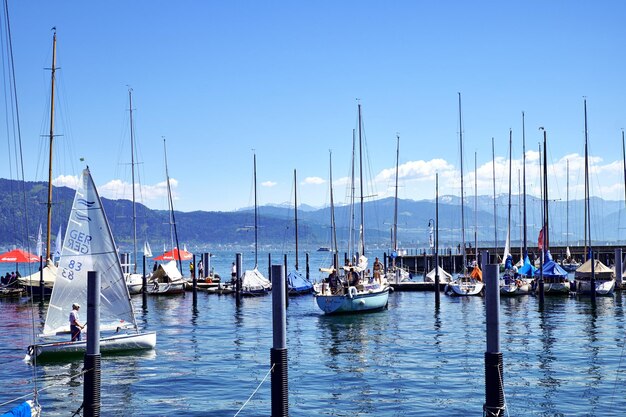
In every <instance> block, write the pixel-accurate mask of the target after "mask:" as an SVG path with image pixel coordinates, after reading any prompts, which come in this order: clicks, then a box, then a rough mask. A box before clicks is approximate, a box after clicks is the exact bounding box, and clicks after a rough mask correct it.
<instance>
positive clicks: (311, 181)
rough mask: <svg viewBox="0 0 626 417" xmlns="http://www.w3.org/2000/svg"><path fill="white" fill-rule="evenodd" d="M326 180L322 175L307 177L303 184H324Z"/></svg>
mask: <svg viewBox="0 0 626 417" xmlns="http://www.w3.org/2000/svg"><path fill="white" fill-rule="evenodd" d="M325 182H326V180H324V179H323V178H320V177H306V178H305V179H304V181H303V184H314V185H320V184H324V183H325Z"/></svg>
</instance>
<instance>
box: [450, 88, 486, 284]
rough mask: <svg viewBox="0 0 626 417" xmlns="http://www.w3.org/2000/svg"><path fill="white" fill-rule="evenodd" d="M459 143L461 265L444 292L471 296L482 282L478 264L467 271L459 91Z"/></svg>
mask: <svg viewBox="0 0 626 417" xmlns="http://www.w3.org/2000/svg"><path fill="white" fill-rule="evenodd" d="M459 143H460V155H461V239H462V242H463V243H462V244H463V246H462V247H461V250H462V251H463V267H462V270H461V273H459V275H458V276H457V278H456V279H455V280H454V281H452V282H450V283H449V284H448V285H446V289H445V290H444V293H445V294H450V295H458V296H472V295H480V294H481V292H482V290H483V287H484V284H483V282H482V272H481V271H480V268H479V267H478V264H476V265H475V268H474V269H473V270H472V273H471V274H469V273H468V271H467V259H466V252H467V251H466V249H465V210H464V207H465V203H464V201H463V200H464V198H465V197H464V195H463V124H462V119H461V93H459Z"/></svg>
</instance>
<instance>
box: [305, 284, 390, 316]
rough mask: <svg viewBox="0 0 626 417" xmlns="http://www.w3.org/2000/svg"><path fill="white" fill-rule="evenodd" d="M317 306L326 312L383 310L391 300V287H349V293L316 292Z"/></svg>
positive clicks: (341, 312) (343, 312) (345, 312)
mask: <svg viewBox="0 0 626 417" xmlns="http://www.w3.org/2000/svg"><path fill="white" fill-rule="evenodd" d="M315 301H316V302H317V306H318V307H319V308H320V309H321V310H322V311H323V312H324V313H326V314H348V313H364V312H369V311H376V310H382V309H384V308H385V307H387V302H388V301H389V288H388V287H387V288H384V289H382V290H379V291H371V292H368V291H357V290H356V287H349V288H348V294H343V295H326V294H316V295H315Z"/></svg>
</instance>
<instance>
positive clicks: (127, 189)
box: [98, 178, 178, 204]
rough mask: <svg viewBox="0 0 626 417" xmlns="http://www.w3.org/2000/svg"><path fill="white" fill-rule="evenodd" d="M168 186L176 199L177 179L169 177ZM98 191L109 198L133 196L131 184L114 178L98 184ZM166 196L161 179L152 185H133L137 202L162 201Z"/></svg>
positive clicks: (164, 184) (165, 186)
mask: <svg viewBox="0 0 626 417" xmlns="http://www.w3.org/2000/svg"><path fill="white" fill-rule="evenodd" d="M170 187H171V188H172V195H173V198H174V199H175V200H176V199H178V196H177V194H176V189H177V188H178V181H177V180H176V179H174V178H170ZM98 191H99V192H100V195H101V196H102V197H106V198H110V199H127V200H131V199H132V198H133V187H132V184H130V183H128V182H125V181H122V180H119V179H115V180H111V181H109V182H107V183H106V184H103V185H100V186H98ZM166 198H167V182H166V181H162V182H159V183H157V184H154V185H139V184H137V185H136V186H135V199H136V201H137V202H140V203H143V204H148V203H149V202H153V201H163V199H166Z"/></svg>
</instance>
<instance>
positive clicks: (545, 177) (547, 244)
mask: <svg viewBox="0 0 626 417" xmlns="http://www.w3.org/2000/svg"><path fill="white" fill-rule="evenodd" d="M547 142H548V141H547V134H546V131H545V129H544V131H543V195H544V202H543V205H544V209H543V210H544V211H543V213H544V216H545V228H546V230H545V231H544V233H543V234H544V251H545V252H546V253H547V252H548V251H549V250H550V231H549V229H550V213H549V210H548V200H549V197H548V144H547Z"/></svg>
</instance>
